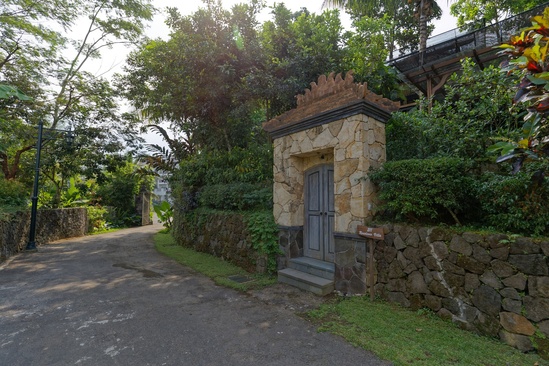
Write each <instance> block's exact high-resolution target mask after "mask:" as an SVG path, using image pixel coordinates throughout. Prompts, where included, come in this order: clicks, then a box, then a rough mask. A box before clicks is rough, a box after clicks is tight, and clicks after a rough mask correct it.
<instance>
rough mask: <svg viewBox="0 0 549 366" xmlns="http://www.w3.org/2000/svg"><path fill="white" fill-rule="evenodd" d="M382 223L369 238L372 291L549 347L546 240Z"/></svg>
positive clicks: (514, 341)
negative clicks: (380, 235)
mask: <svg viewBox="0 0 549 366" xmlns="http://www.w3.org/2000/svg"><path fill="white" fill-rule="evenodd" d="M384 231H385V240H383V241H378V242H376V246H375V260H376V271H377V284H376V285H375V290H376V293H377V294H378V295H380V296H381V297H383V298H385V299H387V300H389V301H393V302H397V303H400V304H401V305H402V306H405V307H410V308H412V309H419V308H429V309H431V310H432V311H434V312H436V313H437V314H438V315H440V316H441V317H443V318H447V319H451V320H452V321H453V322H455V323H457V324H459V325H460V326H461V327H462V328H464V329H468V330H473V331H476V332H479V333H481V334H485V335H489V336H494V337H499V338H501V339H502V340H503V341H505V342H506V343H508V344H510V345H512V346H514V347H516V348H518V349H520V350H522V351H530V350H533V349H534V348H536V349H537V350H538V352H539V353H540V354H541V355H542V356H545V357H547V356H548V355H549V266H548V258H547V257H548V256H549V240H533V239H530V238H524V237H522V238H516V239H513V238H510V237H508V236H506V235H503V234H478V233H472V232H466V233H460V234H458V233H453V232H452V231H450V230H446V229H442V228H414V227H409V226H401V225H386V226H384ZM362 261H364V259H362Z"/></svg>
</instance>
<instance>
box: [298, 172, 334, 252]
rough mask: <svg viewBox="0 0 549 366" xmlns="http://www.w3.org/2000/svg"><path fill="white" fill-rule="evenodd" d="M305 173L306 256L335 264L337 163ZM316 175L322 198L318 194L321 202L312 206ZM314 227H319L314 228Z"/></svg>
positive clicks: (319, 193) (304, 248)
mask: <svg viewBox="0 0 549 366" xmlns="http://www.w3.org/2000/svg"><path fill="white" fill-rule="evenodd" d="M303 174H304V181H303V183H304V200H303V201H304V208H303V209H304V214H303V219H304V223H303V255H304V256H305V257H310V258H315V259H318V260H322V261H326V262H331V263H333V262H334V257H335V251H334V249H335V242H334V228H335V222H334V220H335V205H334V197H335V195H334V165H333V164H322V165H316V166H314V167H312V168H310V169H308V170H306V171H305V172H304V173H303ZM315 174H317V175H318V187H317V190H318V192H317V194H318V195H319V197H317V199H318V202H316V204H315V207H310V206H312V205H311V196H310V194H311V192H310V191H311V185H310V184H311V182H310V179H314V178H313V176H314V175H315ZM313 227H316V228H315V229H314V230H312V228H313ZM311 241H313V242H311ZM317 242H318V243H317Z"/></svg>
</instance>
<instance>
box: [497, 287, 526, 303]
mask: <svg viewBox="0 0 549 366" xmlns="http://www.w3.org/2000/svg"><path fill="white" fill-rule="evenodd" d="M499 294H500V295H501V296H503V297H504V298H507V299H513V300H521V299H522V298H521V297H520V294H519V293H518V291H517V290H515V289H514V288H512V287H506V288H504V289H501V290H500V291H499Z"/></svg>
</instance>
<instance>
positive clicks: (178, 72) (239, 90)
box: [117, 1, 264, 151]
mask: <svg viewBox="0 0 549 366" xmlns="http://www.w3.org/2000/svg"><path fill="white" fill-rule="evenodd" d="M260 9H261V4H260V3H259V2H258V1H252V2H251V3H250V4H240V5H236V6H234V7H233V8H232V10H231V11H228V10H225V9H223V8H222V6H221V4H220V3H219V2H217V3H216V2H214V1H206V2H205V7H204V8H201V9H199V10H198V11H197V12H195V13H194V14H192V15H189V16H181V15H180V14H179V12H178V11H177V10H176V9H174V8H172V9H170V10H169V17H168V20H167V24H168V25H169V26H170V28H171V30H172V32H171V34H170V39H169V40H167V41H162V40H151V41H149V42H147V43H145V44H143V45H142V47H141V48H140V49H139V50H138V51H136V52H133V53H132V54H131V55H130V56H129V58H128V60H127V66H126V67H125V68H124V71H125V75H119V76H118V77H117V84H118V86H119V87H120V89H121V90H122V92H123V93H124V95H125V96H126V98H127V99H128V100H130V102H131V104H132V105H133V106H134V107H135V108H136V109H137V110H138V111H140V112H141V113H142V115H143V116H144V117H145V118H146V120H147V121H148V123H151V122H152V123H156V122H160V121H169V122H170V123H171V124H172V128H174V129H175V130H177V131H178V132H181V133H183V134H185V135H186V136H187V138H189V139H190V140H192V141H193V145H195V146H198V147H200V148H206V147H209V148H212V149H225V150H227V151H230V150H231V149H232V148H233V147H235V146H246V144H247V143H248V142H249V137H250V126H252V125H258V121H257V120H256V119H255V117H254V116H255V114H256V113H255V112H256V111H257V109H258V106H257V98H255V95H254V92H253V90H251V89H250V88H249V87H248V79H249V78H250V77H252V76H253V75H256V74H260V73H261V72H262V69H263V64H264V58H263V56H262V51H261V48H260V46H259V41H258V36H257V31H256V29H255V28H256V25H257V21H256V14H257V13H258V12H259V11H260Z"/></svg>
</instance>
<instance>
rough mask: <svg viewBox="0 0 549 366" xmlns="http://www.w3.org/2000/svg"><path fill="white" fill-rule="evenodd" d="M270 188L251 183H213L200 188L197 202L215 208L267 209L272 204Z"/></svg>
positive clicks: (238, 209) (229, 209)
mask: <svg viewBox="0 0 549 366" xmlns="http://www.w3.org/2000/svg"><path fill="white" fill-rule="evenodd" d="M272 199H273V194H272V189H271V188H270V187H265V186H264V185H259V184H251V183H231V184H215V185H210V186H205V187H203V188H202V190H201V192H200V195H199V200H198V201H199V204H200V206H202V207H209V208H213V209H217V210H228V211H231V210H236V211H240V210H251V209H258V208H259V209H260V208H263V209H269V208H270V207H271V205H272Z"/></svg>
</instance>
